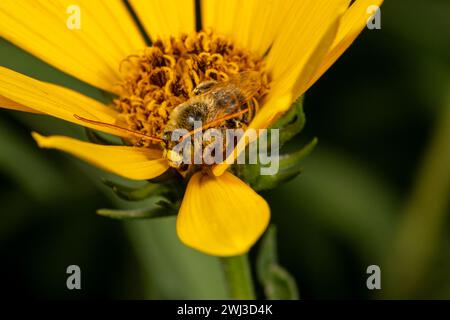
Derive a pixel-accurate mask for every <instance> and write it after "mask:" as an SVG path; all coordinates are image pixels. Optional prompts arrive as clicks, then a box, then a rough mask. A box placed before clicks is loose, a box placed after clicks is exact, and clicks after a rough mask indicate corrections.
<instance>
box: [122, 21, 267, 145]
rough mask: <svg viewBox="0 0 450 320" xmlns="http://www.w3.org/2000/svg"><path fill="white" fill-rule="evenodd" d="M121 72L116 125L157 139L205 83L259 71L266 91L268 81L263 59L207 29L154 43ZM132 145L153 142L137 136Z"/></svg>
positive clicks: (134, 56) (127, 61)
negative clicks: (194, 91) (174, 110)
mask: <svg viewBox="0 0 450 320" xmlns="http://www.w3.org/2000/svg"><path fill="white" fill-rule="evenodd" d="M120 71H121V73H122V81H121V83H120V86H119V87H120V89H119V96H118V97H117V98H116V99H115V100H114V105H115V107H116V108H117V109H118V110H119V112H120V118H119V120H118V122H120V123H119V124H120V125H122V126H125V127H126V128H128V129H130V130H133V131H137V132H140V133H143V134H146V135H151V136H157V137H161V136H162V134H163V132H164V127H165V125H166V124H167V122H168V120H169V116H170V113H171V112H172V110H173V109H174V108H175V107H176V106H177V105H179V104H180V103H183V102H185V101H186V100H188V99H189V98H190V97H192V96H193V90H194V88H195V87H196V86H198V85H199V84H200V83H202V82H204V81H208V80H215V81H224V80H227V79H228V78H229V77H231V76H233V75H235V74H238V73H240V72H244V71H257V72H259V73H260V74H261V82H262V84H264V85H265V87H267V88H268V83H269V77H268V74H267V72H266V71H265V66H264V61H263V59H262V57H259V56H257V55H254V54H252V53H251V52H250V51H248V50H246V49H243V48H239V47H237V46H235V45H234V43H233V42H232V41H231V40H230V39H228V38H226V37H225V36H222V35H219V34H216V33H214V32H213V31H211V30H206V31H200V32H195V33H191V34H181V35H180V36H179V37H171V38H169V39H160V40H157V41H155V42H154V43H153V45H152V46H150V47H146V48H145V49H144V50H142V51H141V52H140V53H139V54H137V55H131V56H129V57H127V58H126V59H125V60H123V61H122V63H121V65H120ZM261 96H262V93H261ZM260 98H261V97H258V96H257V97H255V99H256V100H258V99H260ZM130 143H131V144H133V145H136V146H144V147H145V146H150V144H151V143H152V142H151V141H148V140H143V139H137V138H136V139H134V140H132V141H130Z"/></svg>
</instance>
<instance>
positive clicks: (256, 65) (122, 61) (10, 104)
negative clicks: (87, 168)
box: [0, 0, 382, 256]
mask: <svg viewBox="0 0 450 320" xmlns="http://www.w3.org/2000/svg"><path fill="white" fill-rule="evenodd" d="M381 2H382V0H356V1H353V2H351V1H350V0H334V1H329V0H304V1H297V0H279V1H263V0H246V1H245V5H242V6H240V8H239V10H236V9H237V6H238V5H239V4H240V2H238V1H236V0H223V1H220V0H215V1H213V0H202V1H201V10H200V14H197V15H196V11H195V3H194V1H193V0H192V1H189V0H166V1H157V0H148V1H140V0H130V1H129V3H130V5H131V7H132V9H133V10H134V11H135V13H136V15H137V17H138V18H139V20H140V22H141V23H142V25H143V26H144V29H145V31H146V32H147V34H148V35H149V37H150V39H151V40H152V44H151V45H148V44H147V43H146V42H145V38H144V37H143V36H142V34H141V33H140V32H139V28H138V27H137V25H136V23H135V21H134V20H133V17H132V15H131V13H130V12H129V11H128V9H127V7H126V6H125V4H124V2H123V1H120V0H108V1H106V0H101V1H100V0H99V1H92V0H89V1H87V0H86V1H85V0H79V1H77V3H78V6H79V8H80V10H81V12H82V15H81V17H82V21H81V28H80V30H70V29H68V28H67V26H66V19H67V14H66V8H67V7H68V6H69V5H70V4H71V1H68V0H51V1H47V0H46V1H15V0H2V1H1V2H0V35H1V36H2V37H3V38H5V39H6V40H8V41H10V42H12V43H14V44H15V45H17V46H19V47H21V48H22V49H24V50H26V51H28V52H30V53H31V54H33V55H35V56H36V57H38V58H40V59H42V60H43V61H45V62H47V63H48V64H50V65H52V66H54V67H56V68H58V69H60V70H62V71H64V72H66V73H68V74H70V75H72V76H74V77H76V78H78V79H80V80H82V81H84V82H86V83H88V84H90V85H92V86H95V87H97V88H99V89H101V90H104V91H107V92H111V93H112V94H114V96H115V99H114V101H113V103H112V104H111V105H107V104H104V103H101V102H99V101H97V100H94V99H92V98H89V97H87V96H84V95H82V94H80V93H78V92H75V91H73V90H70V89H67V88H65V87H63V86H59V85H55V84H50V83H46V82H43V81H40V80H36V79H33V78H31V77H28V76H26V75H23V74H20V73H17V72H15V71H13V70H10V69H8V68H4V67H0V106H1V107H4V108H7V109H13V110H19V111H25V112H33V113H40V114H47V115H50V116H54V117H57V118H60V119H63V120H66V121H69V122H73V123H76V124H78V125H81V126H85V127H88V128H92V129H95V130H99V131H102V132H105V133H108V134H112V135H116V136H118V137H121V138H123V141H124V142H126V143H125V144H124V145H123V146H113V145H97V144H94V143H89V142H84V141H79V140H75V139H72V138H68V137H61V136H50V137H43V136H41V135H39V134H37V133H34V134H33V136H34V138H35V139H36V141H37V143H38V144H39V146H41V147H43V148H53V149H59V150H62V151H65V152H68V153H70V154H73V155H75V156H77V157H79V158H81V159H84V160H86V161H88V162H90V163H92V164H94V165H96V166H99V167H101V168H103V169H105V170H108V171H110V172H113V173H115V174H118V175H120V176H123V177H126V178H129V179H134V180H149V179H153V178H156V177H158V176H160V175H162V174H163V173H164V172H165V171H166V170H170V169H169V168H171V165H172V163H171V159H172V158H171V157H170V153H169V152H168V151H170V150H171V147H170V146H168V145H167V141H168V140H167V137H165V135H166V136H167V134H168V133H169V132H171V131H172V130H173V129H174V128H175V127H177V126H181V127H186V128H190V127H189V126H190V125H191V122H192V121H194V120H196V119H201V120H202V121H204V122H205V124H208V125H212V126H214V127H217V128H221V127H223V128H225V127H226V128H228V127H242V128H244V129H252V128H253V129H265V128H268V127H270V126H271V125H272V124H273V123H274V122H275V121H276V120H277V119H279V118H280V117H281V116H282V115H283V114H284V113H285V112H287V111H288V110H289V108H290V106H291V105H292V104H293V102H294V101H296V100H297V98H298V97H300V96H302V95H303V94H304V93H305V92H306V91H307V90H308V88H310V87H311V86H312V85H313V84H314V82H315V81H316V80H317V79H318V78H319V77H320V76H321V75H322V74H323V73H324V72H325V71H326V70H327V69H328V68H329V67H330V66H331V65H332V64H333V63H334V62H335V61H336V60H337V59H338V58H339V56H340V55H341V54H342V53H343V52H344V51H345V50H346V49H347V48H348V47H349V46H350V44H351V43H352V42H353V41H354V40H355V38H356V37H357V36H358V34H359V33H360V32H361V31H362V30H363V28H364V26H365V25H366V21H367V13H366V9H367V7H369V6H371V5H381ZM28 12H32V13H33V14H31V15H30V14H26V13H28ZM197 24H198V25H200V24H201V28H200V29H196V25H197ZM243 79H244V80H243ZM249 79H251V80H249ZM242 81H244V82H245V83H244V84H243V82H242ZM236 83H237V84H238V85H234V84H236ZM247 91H248V92H247ZM224 92H228V93H227V94H223V93H224ZM233 99H234V100H233ZM225 100H227V101H225ZM211 105H212V106H214V108H211ZM219 106H221V107H219ZM228 116H230V117H228ZM146 137H147V138H146ZM148 137H154V138H155V137H156V139H153V140H152V139H150V138H148ZM165 141H166V142H165ZM155 142H156V143H155ZM161 142H163V143H165V145H166V147H163V148H161ZM172 166H173V165H172ZM228 169H229V164H228V163H227V162H223V163H219V164H214V165H211V166H210V167H208V168H207V170H199V171H196V172H194V173H193V174H191V175H189V176H188V178H187V179H188V181H186V182H187V187H186V190H185V193H184V197H183V200H182V203H181V206H180V209H179V214H178V217H177V233H178V236H179V238H180V240H181V241H182V242H183V243H185V244H186V245H187V246H189V247H192V248H195V249H197V250H199V251H202V252H204V253H207V254H211V255H216V256H234V255H240V254H243V253H246V252H247V251H248V250H249V249H250V248H251V247H252V245H253V244H254V243H255V242H256V241H257V240H258V239H259V237H260V236H261V234H262V233H263V232H264V231H265V230H266V228H267V226H268V223H269V220H270V209H269V206H268V204H267V203H266V201H265V200H264V199H263V198H262V197H261V196H260V195H258V194H257V193H256V192H255V191H254V190H252V189H251V188H250V187H249V186H248V185H247V184H246V183H245V181H242V180H241V179H240V178H238V177H237V176H235V175H234V174H233V173H231V172H230V170H228Z"/></svg>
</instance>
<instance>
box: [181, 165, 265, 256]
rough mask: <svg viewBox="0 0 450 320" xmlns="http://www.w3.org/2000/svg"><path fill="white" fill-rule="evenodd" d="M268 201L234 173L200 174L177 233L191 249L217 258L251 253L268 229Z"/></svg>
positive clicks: (191, 185)
mask: <svg viewBox="0 0 450 320" xmlns="http://www.w3.org/2000/svg"><path fill="white" fill-rule="evenodd" d="M269 220H270V209H269V206H268V205H267V203H266V201H265V200H264V199H263V198H262V197H261V196H259V195H258V194H257V193H256V192H255V191H253V190H252V189H251V188H250V187H249V186H247V185H246V184H245V183H244V182H242V181H241V180H240V179H239V178H237V177H235V176H233V175H232V174H231V173H225V174H223V175H222V176H220V177H214V176H209V175H205V174H204V173H201V172H198V173H196V174H194V176H192V177H191V179H190V180H189V184H188V187H187V189H186V193H185V195H184V199H183V203H182V204H181V208H180V212H179V214H178V218H177V233H178V236H179V238H180V239H181V241H182V242H183V243H184V244H186V245H187V246H189V247H192V248H194V249H197V250H199V251H202V252H204V253H206V254H210V255H215V256H234V255H239V254H243V253H245V252H247V251H248V250H249V249H250V248H251V246H252V245H253V244H254V243H255V242H256V241H257V240H258V239H259V237H260V236H261V235H262V233H263V232H264V230H265V229H266V228H267V225H268V224H269Z"/></svg>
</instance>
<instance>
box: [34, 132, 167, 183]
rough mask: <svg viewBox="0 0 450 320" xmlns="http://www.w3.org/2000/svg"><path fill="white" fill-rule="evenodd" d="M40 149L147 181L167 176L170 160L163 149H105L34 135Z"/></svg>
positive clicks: (65, 139) (116, 147)
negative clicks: (163, 174)
mask: <svg viewBox="0 0 450 320" xmlns="http://www.w3.org/2000/svg"><path fill="white" fill-rule="evenodd" d="M33 138H34V139H35V140H36V142H37V143H38V145H39V147H41V148H47V149H58V150H61V151H65V152H67V153H70V154H72V155H74V156H76V157H79V158H81V159H83V160H85V161H87V162H89V163H91V164H93V165H95V166H97V167H99V168H102V169H104V170H107V171H110V172H112V173H115V174H117V175H120V176H122V177H125V178H128V179H133V180H147V179H152V178H155V177H157V176H159V175H161V174H162V173H164V172H165V171H166V170H167V168H168V165H167V161H166V160H165V159H162V153H161V151H160V150H154V149H149V148H137V147H126V146H102V145H97V144H93V143H89V142H83V141H79V140H76V139H72V138H68V137H61V136H51V137H43V136H41V135H39V134H37V133H33Z"/></svg>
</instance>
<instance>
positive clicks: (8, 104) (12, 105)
mask: <svg viewBox="0 0 450 320" xmlns="http://www.w3.org/2000/svg"><path fill="white" fill-rule="evenodd" d="M0 108H4V109H10V110H16V111H24V112H30V113H40V112H38V111H36V110H33V109H31V108H27V107H24V106H22V105H20V104H18V103H17V102H15V101H12V100H9V99H7V98H5V97H2V96H0Z"/></svg>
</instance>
